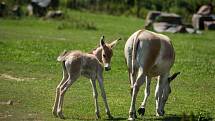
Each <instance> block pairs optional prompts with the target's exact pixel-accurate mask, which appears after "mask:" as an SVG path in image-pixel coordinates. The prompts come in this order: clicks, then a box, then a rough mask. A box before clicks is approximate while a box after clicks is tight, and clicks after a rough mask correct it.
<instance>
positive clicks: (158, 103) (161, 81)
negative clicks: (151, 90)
mask: <svg viewBox="0 0 215 121" xmlns="http://www.w3.org/2000/svg"><path fill="white" fill-rule="evenodd" d="M167 80H168V74H164V75H160V76H159V77H158V82H157V86H156V90H155V99H156V116H163V115H164V112H163V111H162V109H161V108H162V107H161V106H162V104H161V103H162V94H163V88H164V84H165V83H166V81H167Z"/></svg>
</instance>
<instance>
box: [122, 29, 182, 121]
mask: <svg viewBox="0 0 215 121" xmlns="http://www.w3.org/2000/svg"><path fill="white" fill-rule="evenodd" d="M124 53H125V59H126V64H127V66H128V72H129V79H130V83H131V95H132V101H131V107H130V110H129V120H134V119H135V117H136V110H135V102H136V96H137V93H138V91H139V88H140V86H141V85H142V84H143V83H144V81H146V88H145V97H144V100H143V102H142V104H141V107H140V108H139V110H138V112H139V114H141V115H144V113H145V106H146V101H147V98H148V96H149V93H150V81H151V78H152V77H155V76H159V77H158V83H157V87H156V91H155V97H156V115H159V116H160V115H163V114H164V105H165V103H166V100H167V99H168V96H169V94H170V92H171V89H170V81H171V80H173V79H174V78H175V77H176V76H177V74H178V73H177V74H174V75H173V76H172V77H169V72H170V69H171V67H172V65H173V63H174V60H175V52H174V48H173V46H172V43H171V41H170V39H169V38H168V37H167V36H165V35H162V34H157V33H154V32H151V31H148V30H139V31H137V32H135V33H134V34H132V35H131V36H130V38H129V39H128V40H127V42H126V44H125V49H124Z"/></svg>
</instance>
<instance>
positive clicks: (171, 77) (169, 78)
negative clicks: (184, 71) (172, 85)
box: [168, 72, 181, 82]
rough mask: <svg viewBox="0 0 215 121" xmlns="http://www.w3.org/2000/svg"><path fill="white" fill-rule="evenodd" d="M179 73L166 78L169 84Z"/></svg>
mask: <svg viewBox="0 0 215 121" xmlns="http://www.w3.org/2000/svg"><path fill="white" fill-rule="evenodd" d="M180 73H181V72H177V73H174V74H173V75H172V76H170V77H168V81H169V82H171V81H172V80H174V79H175V78H176V77H177V76H178V75H179V74H180Z"/></svg>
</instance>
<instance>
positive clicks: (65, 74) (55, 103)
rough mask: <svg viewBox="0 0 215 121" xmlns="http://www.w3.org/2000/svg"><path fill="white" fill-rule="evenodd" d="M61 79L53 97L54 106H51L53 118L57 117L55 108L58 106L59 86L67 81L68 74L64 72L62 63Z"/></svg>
mask: <svg viewBox="0 0 215 121" xmlns="http://www.w3.org/2000/svg"><path fill="white" fill-rule="evenodd" d="M62 66H63V78H62V80H61V82H60V84H58V86H57V88H56V96H55V102H54V106H53V109H52V113H53V115H54V116H56V117H57V106H58V102H59V95H60V86H61V85H62V84H63V83H64V82H65V81H66V80H67V78H68V76H69V75H68V72H67V71H66V69H65V65H64V63H63V65H62Z"/></svg>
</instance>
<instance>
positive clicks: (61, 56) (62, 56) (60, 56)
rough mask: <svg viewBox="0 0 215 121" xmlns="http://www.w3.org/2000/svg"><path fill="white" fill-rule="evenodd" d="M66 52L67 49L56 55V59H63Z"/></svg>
mask: <svg viewBox="0 0 215 121" xmlns="http://www.w3.org/2000/svg"><path fill="white" fill-rule="evenodd" d="M66 54H67V51H66V50H64V51H63V52H62V53H61V54H60V55H59V56H58V57H57V61H65V55H66Z"/></svg>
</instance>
